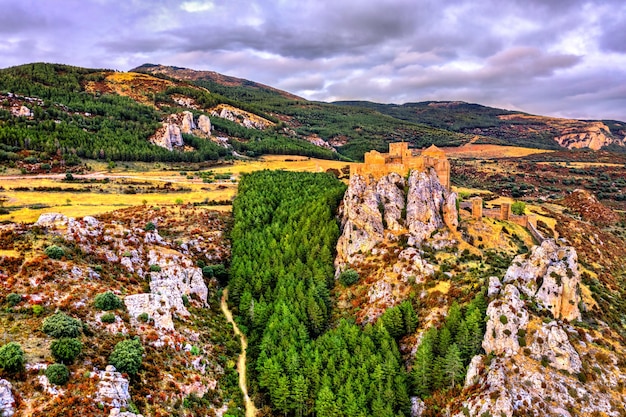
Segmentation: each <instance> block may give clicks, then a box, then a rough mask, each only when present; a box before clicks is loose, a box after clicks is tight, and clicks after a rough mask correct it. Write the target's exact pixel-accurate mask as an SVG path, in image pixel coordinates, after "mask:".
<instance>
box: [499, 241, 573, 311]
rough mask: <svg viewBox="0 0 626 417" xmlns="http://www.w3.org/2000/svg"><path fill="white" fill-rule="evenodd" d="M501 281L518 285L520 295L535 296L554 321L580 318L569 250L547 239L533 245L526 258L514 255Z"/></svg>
mask: <svg viewBox="0 0 626 417" xmlns="http://www.w3.org/2000/svg"><path fill="white" fill-rule="evenodd" d="M503 281H504V283H510V282H517V283H519V285H518V286H519V289H520V290H521V291H522V292H523V293H524V294H526V295H527V296H528V297H536V298H537V301H538V302H540V304H541V305H542V306H543V307H545V308H546V309H548V310H550V312H551V313H552V315H553V316H554V317H555V318H557V319H565V320H569V321H573V320H579V319H580V311H579V308H578V304H579V302H580V295H579V294H580V272H579V270H578V256H577V254H576V250H575V249H574V248H573V247H569V246H558V245H557V243H556V242H555V241H554V240H553V239H548V240H546V241H544V242H543V243H542V244H541V246H535V247H534V248H533V249H532V251H531V253H530V255H529V256H528V258H527V259H526V255H519V256H517V257H516V258H515V259H514V260H513V264H512V265H511V267H510V268H509V269H508V270H507V272H506V275H505V276H504V280H503Z"/></svg>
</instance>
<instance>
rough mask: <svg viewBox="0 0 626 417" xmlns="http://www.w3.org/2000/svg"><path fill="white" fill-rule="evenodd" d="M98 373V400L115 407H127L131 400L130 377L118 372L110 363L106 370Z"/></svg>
mask: <svg viewBox="0 0 626 417" xmlns="http://www.w3.org/2000/svg"><path fill="white" fill-rule="evenodd" d="M97 375H98V378H99V380H98V392H97V393H96V398H95V399H96V401H97V402H100V403H103V404H106V405H108V406H110V407H115V408H121V407H127V406H128V401H129V400H130V393H129V392H128V379H126V378H124V377H123V376H122V374H121V373H119V372H117V371H116V370H115V367H114V366H113V365H108V366H107V367H106V370H104V371H100V372H97Z"/></svg>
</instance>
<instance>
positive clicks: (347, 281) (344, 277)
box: [339, 269, 359, 287]
mask: <svg viewBox="0 0 626 417" xmlns="http://www.w3.org/2000/svg"><path fill="white" fill-rule="evenodd" d="M358 280H359V273H358V272H356V271H355V270H354V269H346V270H345V271H342V272H341V273H340V274H339V282H340V283H341V285H343V286H344V287H349V286H350V285H352V284H354V283H356V282H357V281H358Z"/></svg>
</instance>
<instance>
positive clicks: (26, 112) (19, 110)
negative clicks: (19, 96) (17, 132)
mask: <svg viewBox="0 0 626 417" xmlns="http://www.w3.org/2000/svg"><path fill="white" fill-rule="evenodd" d="M11 113H12V114H13V116H17V117H32V116H33V112H32V111H31V109H29V108H28V107H26V106H20V107H16V108H13V109H12V110H11Z"/></svg>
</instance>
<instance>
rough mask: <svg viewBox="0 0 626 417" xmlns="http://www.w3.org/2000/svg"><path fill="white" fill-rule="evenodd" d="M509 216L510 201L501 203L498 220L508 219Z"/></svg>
mask: <svg viewBox="0 0 626 417" xmlns="http://www.w3.org/2000/svg"><path fill="white" fill-rule="evenodd" d="M510 218H511V203H502V205H501V206H500V220H509V219H510Z"/></svg>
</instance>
